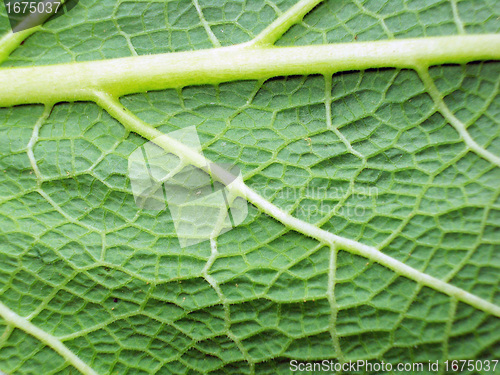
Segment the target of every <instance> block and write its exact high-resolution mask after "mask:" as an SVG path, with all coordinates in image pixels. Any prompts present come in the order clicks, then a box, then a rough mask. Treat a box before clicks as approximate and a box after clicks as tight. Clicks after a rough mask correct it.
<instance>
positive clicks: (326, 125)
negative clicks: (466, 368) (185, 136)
mask: <svg viewBox="0 0 500 375" xmlns="http://www.w3.org/2000/svg"><path fill="white" fill-rule="evenodd" d="M293 4H294V2H293V1H286V0H285V1H280V0H278V1H267V0H266V1H263V0H255V1H254V0H252V1H247V2H244V1H240V0H210V1H200V2H199V4H198V2H197V1H194V2H191V1H185V0H182V1H170V2H167V1H155V2H150V1H124V0H118V1H113V0H102V1H96V0H81V1H80V3H79V4H78V5H77V6H76V7H75V8H74V9H73V10H72V11H71V12H69V13H68V14H67V15H65V16H62V17H59V18H57V19H54V20H52V21H49V22H47V23H46V24H45V25H44V26H43V27H42V29H41V30H40V31H38V32H36V33H34V34H33V35H32V36H31V37H29V38H28V39H27V40H26V41H25V43H24V44H23V45H21V46H20V47H19V48H17V49H16V50H15V51H14V52H13V53H12V54H11V55H10V57H9V58H8V59H7V60H6V61H5V62H4V63H3V64H2V65H1V66H2V67H3V68H8V67H14V66H33V65H45V64H52V63H61V62H72V61H88V60H99V59H106V58H114V57H121V56H132V55H136V54H138V55H145V54H154V53H160V52H173V51H185V50H196V49H201V48H211V47H213V46H214V40H218V41H219V42H220V44H221V45H223V46H225V45H232V44H235V43H240V42H244V41H248V40H250V39H252V38H253V37H254V36H255V35H257V34H258V33H259V32H260V31H262V30H263V29H264V28H265V27H266V26H267V25H269V24H270V23H271V22H272V21H273V20H275V19H276V18H277V17H278V16H279V15H280V14H281V13H282V12H284V11H286V10H287V9H288V8H289V7H290V6H292V5H293ZM197 8H198V9H197ZM499 16H500V6H499V3H498V2H497V1H496V0H463V1H454V0H453V1H448V0H432V1H430V0H366V1H364V0H330V1H326V2H325V3H323V4H320V5H319V6H317V7H316V8H315V9H313V10H312V11H311V12H310V13H309V14H308V15H307V16H306V17H305V18H304V20H303V21H302V22H299V23H298V24H296V25H295V26H293V27H292V28H291V29H290V30H289V31H288V32H286V33H285V35H283V37H282V38H280V40H279V41H278V42H277V45H283V46H284V45H287V46H288V45H308V44H320V43H334V42H353V43H356V42H359V41H374V40H381V39H390V38H408V37H427V36H439V35H453V34H459V33H467V34H475V33H492V32H498V29H499V25H500V23H499V21H498V17H499ZM8 27H9V23H8V20H7V18H6V16H5V11H4V10H3V9H2V14H1V15H0V29H1V30H4V31H6V30H7V29H8ZM207 27H208V30H209V31H210V32H209V33H207ZM211 33H212V34H213V35H210V34H211ZM499 72H500V64H499V63H498V62H489V61H485V62H478V63H471V64H467V65H446V66H437V67H432V68H431V69H430V75H431V77H432V78H433V79H434V81H435V83H436V86H437V88H438V90H439V92H440V93H441V95H442V98H443V100H444V103H445V104H446V105H447V106H448V108H449V109H450V110H451V112H452V113H453V114H454V115H455V116H456V118H458V120H460V121H461V122H462V123H464V124H465V126H466V127H467V130H468V132H469V134H470V135H471V137H472V138H473V139H474V140H475V141H476V142H477V143H478V144H479V145H480V146H481V147H484V148H485V149H486V150H488V151H490V152H491V153H493V154H495V155H500V138H499V135H500V126H499V124H500V100H499V98H498V96H497V95H498V87H499V84H500V79H499ZM0 90H1V87H0ZM121 102H122V104H123V105H124V106H126V107H127V108H128V109H129V110H130V111H132V112H133V113H135V114H136V115H137V116H138V117H139V118H141V119H142V120H144V121H145V122H147V123H149V124H152V125H153V126H155V127H156V128H157V129H159V130H161V131H162V132H164V133H168V132H171V131H175V130H178V129H181V128H185V127H189V126H192V125H195V126H196V128H197V131H198V133H199V136H200V140H201V143H202V146H203V152H204V154H205V156H206V157H208V158H210V159H211V160H212V161H214V162H217V163H232V164H236V165H237V166H238V167H239V168H240V169H241V171H242V174H243V175H244V179H245V181H246V183H247V185H249V186H250V187H252V188H253V189H255V190H256V191H257V192H258V193H260V194H261V195H262V196H264V198H266V199H267V200H268V201H270V202H272V203H273V204H274V205H276V206H278V207H280V208H282V209H283V210H285V211H287V212H290V213H291V214H293V215H294V216H295V217H297V218H299V219H301V220H303V221H305V222H309V223H312V224H315V225H317V226H318V227H321V228H322V229H325V230H327V231H329V232H332V233H334V234H337V235H340V236H343V237H347V238H350V239H353V240H356V241H359V242H361V243H364V244H367V245H371V246H374V247H377V248H380V249H381V251H382V252H384V253H385V254H388V255H390V256H391V257H393V258H395V259H398V260H400V261H402V262H404V263H406V264H408V265H410V266H412V267H414V268H415V269H417V270H420V271H422V272H424V273H426V274H429V275H432V276H435V277H437V278H439V279H443V280H446V281H448V282H449V283H451V284H453V285H455V286H457V287H460V288H462V289H464V290H466V291H468V292H470V293H473V294H474V295H477V296H479V297H481V298H483V299H485V300H488V301H490V302H492V303H495V304H497V305H499V304H500V294H499V276H500V251H499V250H500V238H499V235H498V233H499V226H500V199H499V192H500V189H499V186H500V185H499V180H500V170H499V168H498V167H497V166H495V165H494V164H492V163H491V162H489V161H487V160H485V159H484V158H482V157H481V156H480V155H478V154H477V153H475V152H471V150H470V148H469V147H468V146H467V145H466V144H465V143H464V142H463V141H462V139H461V138H460V136H459V134H458V133H457V131H456V130H455V129H454V128H453V127H452V126H450V124H449V123H448V121H447V120H446V119H445V118H444V117H443V115H442V114H440V113H439V112H438V111H437V110H436V106H435V103H434V101H433V100H432V98H431V96H430V95H429V94H428V92H427V90H426V88H425V85H424V84H423V83H422V81H421V80H420V79H419V77H418V75H417V73H416V72H414V71H412V70H404V69H403V70H398V69H373V70H366V71H354V72H340V73H337V74H334V75H333V77H332V78H331V82H329V79H326V82H325V78H324V77H323V76H321V75H312V76H292V77H277V78H274V79H270V80H267V81H265V82H257V81H241V82H231V83H224V84H220V85H218V86H192V87H185V88H183V89H181V90H164V91H158V92H149V93H139V94H135V95H130V96H126V97H123V98H121ZM43 112H44V108H43V106H39V105H25V106H17V107H13V108H2V109H0V124H1V127H0V150H1V153H0V181H1V189H0V294H1V297H0V299H1V301H2V302H3V304H5V306H7V307H8V308H9V309H10V310H11V311H12V312H14V313H15V314H17V315H18V316H20V317H24V318H26V319H27V320H29V321H30V322H31V323H32V326H33V327H37V328H38V329H40V330H41V331H43V332H45V333H47V334H48V335H50V339H47V340H41V339H39V337H40V335H38V336H37V335H36V334H35V335H33V334H32V332H30V330H29V329H27V330H21V329H19V328H17V327H14V326H12V325H11V324H10V323H8V322H5V321H4V320H2V319H0V369H1V370H2V371H4V372H6V373H9V374H10V373H15V374H34V373H37V374H55V373H57V374H59V373H61V374H70V373H74V372H75V369H74V367H73V365H74V363H72V360H71V359H69V360H68V358H63V357H62V356H61V355H60V354H58V353H57V352H56V351H55V350H54V348H53V346H51V345H50V344H51V343H52V344H53V343H54V340H55V341H57V342H59V343H62V344H64V346H65V347H66V348H67V349H69V351H71V352H72V353H73V354H74V355H75V356H76V357H77V358H79V359H80V360H81V361H82V362H84V363H86V364H87V365H88V366H90V367H91V368H92V369H93V370H94V371H95V372H96V373H99V374H111V373H112V374H115V373H118V374H174V373H179V374H180V373H193V374H194V373H209V372H210V373H212V372H213V373H220V374H244V373H257V374H271V373H289V361H290V360H291V359H297V360H300V361H315V360H321V359H332V360H334V361H336V360H340V361H349V360H358V359H369V360H374V361H381V360H384V361H385V362H394V363H395V362H419V361H423V362H425V363H427V361H428V360H433V361H435V360H441V361H443V360H446V359H457V358H458V359H469V358H472V359H494V358H497V359H498V358H499V357H500V346H499V342H500V337H499V332H500V321H499V319H498V318H496V317H494V316H492V315H491V314H488V313H486V312H483V311H480V310H478V309H476V308H474V307H471V306H469V305H467V304H465V303H461V302H456V301H455V300H454V299H453V298H450V297H449V296H447V295H446V294H444V293H440V292H439V291H437V290H433V289H430V288H427V287H422V286H420V285H419V284H417V283H416V282H414V281H412V280H409V279H408V278H406V277H404V276H400V275H398V273H397V272H394V271H392V270H389V269H388V268H385V267H383V266H381V265H378V264H376V263H373V262H371V261H368V260H367V259H365V258H363V257H360V256H357V255H353V254H351V253H349V252H346V251H343V250H340V251H338V253H337V252H336V251H335V252H333V251H332V249H331V248H330V247H329V246H327V245H325V244H323V243H321V242H319V241H317V240H315V239H312V238H310V237H308V236H305V235H302V234H298V233H297V232H295V231H293V230H291V229H290V228H287V226H285V225H283V224H281V223H280V222H278V221H277V220H275V219H274V218H272V217H269V216H268V215H266V214H263V213H262V212H260V211H259V210H258V209H257V208H255V207H254V206H252V205H249V208H248V210H249V215H248V217H247V219H246V220H245V221H244V223H243V224H241V225H240V226H238V227H237V228H235V229H234V230H232V231H229V232H227V233H225V234H223V235H221V236H219V237H218V238H217V239H216V240H215V241H212V242H210V241H205V242H203V243H200V244H197V245H194V246H190V247H186V248H181V247H180V245H179V243H178V240H177V238H176V235H175V228H174V224H173V222H172V218H171V215H170V213H169V211H168V210H167V211H161V212H158V211H149V210H140V209H139V208H138V207H137V206H136V205H135V202H134V197H133V195H132V192H131V186H130V181H129V179H128V177H127V158H128V156H129V155H130V154H131V153H132V152H133V151H134V150H135V149H137V147H139V146H141V145H143V144H144V143H145V142H147V140H146V139H143V138H141V137H140V136H138V135H136V134H133V133H130V134H129V133H127V132H126V131H125V130H124V128H123V126H122V125H121V124H120V123H119V122H118V121H116V120H114V119H113V118H111V117H110V116H109V115H108V114H107V113H106V112H105V111H104V110H103V109H101V108H100V107H98V106H97V105H96V104H94V103H85V102H78V103H60V104H57V105H55V106H54V108H53V109H52V112H51V113H50V115H49V116H48V117H47V118H46V119H44V118H43V117H42V116H43ZM40 119H42V120H40ZM34 129H35V131H34ZM333 129H335V131H333ZM30 158H31V159H32V160H31V161H33V160H34V161H35V162H36V164H37V165H38V168H39V174H40V176H38V177H37V173H34V171H33V167H32V163H30ZM213 248H216V249H217V251H218V255H217V256H216V257H215V259H212V260H211V261H212V262H213V263H211V264H210V267H207V268H206V269H205V267H206V265H207V261H208V260H209V259H210V256H211V253H212V250H213ZM332 253H335V255H336V257H333V256H332ZM37 337H38V338H37ZM47 337H49V336H47ZM51 340H52V341H51ZM440 371H441V372H444V369H441V370H440Z"/></svg>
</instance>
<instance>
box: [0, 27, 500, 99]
mask: <svg viewBox="0 0 500 375" xmlns="http://www.w3.org/2000/svg"><path fill="white" fill-rule="evenodd" d="M478 60H500V35H497V34H485V35H462V36H446V37H435V38H417V39H399V40H390V41H378V42H364V43H354V44H353V43H342V44H326V45H314V46H303V47H263V48H261V47H255V48H248V46H246V45H242V44H240V45H235V46H231V47H221V48H213V49H208V50H199V51H189V52H176V53H165V54H159V55H146V56H132V57H125V58H119V59H111V60H102V61H89V62H81V63H69V64H57V65H47V66H35V67H25V68H8V69H0V87H2V90H1V91H0V107H2V106H5V107H10V106H13V105H18V104H31V103H45V104H53V103H57V102H60V101H79V100H92V97H93V92H95V91H102V92H106V93H108V94H110V95H112V96H115V97H120V96H123V95H127V94H133V93H138V92H146V91H152V90H164V89H166V88H180V87H185V86H189V85H203V84H218V83H222V82H228V81H238V80H264V79H268V78H271V77H276V76H283V75H309V74H324V75H326V74H332V73H336V72H339V71H346V70H363V69H369V68H381V67H395V68H410V69H417V68H426V67H428V66H430V65H439V64H446V63H454V64H465V63H468V62H471V61H478Z"/></svg>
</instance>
